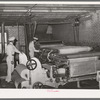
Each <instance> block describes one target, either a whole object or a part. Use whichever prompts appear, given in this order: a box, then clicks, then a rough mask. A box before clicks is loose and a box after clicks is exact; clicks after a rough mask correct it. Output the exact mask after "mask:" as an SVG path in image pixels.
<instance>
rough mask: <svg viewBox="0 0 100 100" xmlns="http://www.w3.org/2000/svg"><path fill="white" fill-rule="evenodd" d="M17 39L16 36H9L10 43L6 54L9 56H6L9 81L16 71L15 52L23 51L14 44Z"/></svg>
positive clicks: (7, 78)
mask: <svg viewBox="0 0 100 100" xmlns="http://www.w3.org/2000/svg"><path fill="white" fill-rule="evenodd" d="M15 40H16V38H15V37H10V38H9V44H8V45H7V48H6V54H7V58H6V62H7V77H6V81H7V82H11V74H12V72H13V71H14V54H15V52H17V53H21V52H20V51H19V50H18V49H17V48H16V47H15V46H14V42H15Z"/></svg>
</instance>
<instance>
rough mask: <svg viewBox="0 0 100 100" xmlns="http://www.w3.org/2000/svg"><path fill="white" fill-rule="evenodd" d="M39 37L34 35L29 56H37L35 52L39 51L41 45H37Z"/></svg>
mask: <svg viewBox="0 0 100 100" xmlns="http://www.w3.org/2000/svg"><path fill="white" fill-rule="evenodd" d="M37 41H38V38H36V37H33V41H31V42H30V43H29V56H30V58H33V57H35V53H39V47H37V46H38V45H37V44H38V42H37Z"/></svg>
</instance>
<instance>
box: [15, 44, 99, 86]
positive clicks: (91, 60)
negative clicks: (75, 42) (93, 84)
mask: <svg viewBox="0 0 100 100" xmlns="http://www.w3.org/2000/svg"><path fill="white" fill-rule="evenodd" d="M91 50H92V48H91V47H86V46H85V47H80V46H65V45H62V44H56V45H55V44H52V45H50V44H49V45H42V46H41V52H40V55H39V57H38V58H35V57H34V58H32V59H30V60H28V62H27V63H26V66H25V65H22V64H19V65H18V66H17V67H16V71H15V73H14V74H19V77H18V75H15V76H17V77H13V79H14V80H15V85H16V88H18V85H19V84H20V83H21V84H20V85H21V88H43V86H44V85H48V86H51V87H54V88H58V87H59V86H60V85H65V84H67V83H68V82H73V81H77V83H78V87H79V81H81V80H86V79H96V75H97V71H99V70H100V60H99V56H100V53H99V52H93V51H91ZM24 70H25V71H24ZM20 76H21V77H20Z"/></svg>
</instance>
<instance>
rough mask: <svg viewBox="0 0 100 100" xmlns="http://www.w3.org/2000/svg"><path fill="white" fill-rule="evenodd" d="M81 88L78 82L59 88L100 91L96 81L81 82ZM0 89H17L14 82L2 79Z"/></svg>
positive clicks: (47, 87) (46, 87) (44, 87)
mask: <svg viewBox="0 0 100 100" xmlns="http://www.w3.org/2000/svg"><path fill="white" fill-rule="evenodd" d="M80 86H81V87H80V88H78V87H77V82H71V83H67V84H65V85H64V86H59V88H58V89H99V86H98V82H97V81H96V80H85V81H81V82H80ZM0 88H7V89H8V88H15V85H14V83H13V82H11V83H7V82H6V81H5V80H4V79H0ZM52 88H53V87H49V86H43V89H52Z"/></svg>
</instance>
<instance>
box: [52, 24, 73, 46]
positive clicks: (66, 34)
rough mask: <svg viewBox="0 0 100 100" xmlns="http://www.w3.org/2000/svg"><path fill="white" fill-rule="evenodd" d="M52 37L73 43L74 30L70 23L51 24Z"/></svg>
mask: <svg viewBox="0 0 100 100" xmlns="http://www.w3.org/2000/svg"><path fill="white" fill-rule="evenodd" d="M53 37H54V39H57V40H62V41H63V42H65V43H66V44H73V43H74V31H73V26H72V24H59V25H53Z"/></svg>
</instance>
